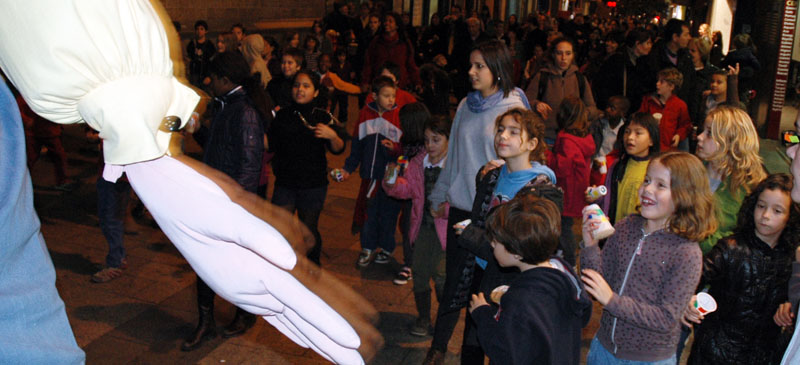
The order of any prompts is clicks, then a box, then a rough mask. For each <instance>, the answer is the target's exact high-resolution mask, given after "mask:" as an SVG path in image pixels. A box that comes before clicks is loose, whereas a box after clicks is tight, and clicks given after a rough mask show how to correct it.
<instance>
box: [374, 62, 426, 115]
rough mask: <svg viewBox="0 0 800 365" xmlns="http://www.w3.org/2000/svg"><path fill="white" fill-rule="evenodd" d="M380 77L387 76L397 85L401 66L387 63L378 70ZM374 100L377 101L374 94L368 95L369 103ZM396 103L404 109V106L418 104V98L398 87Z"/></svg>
mask: <svg viewBox="0 0 800 365" xmlns="http://www.w3.org/2000/svg"><path fill="white" fill-rule="evenodd" d="M378 76H386V77H388V78H390V79H392V81H394V83H395V84H396V83H397V80H399V77H400V66H398V65H397V64H396V63H394V62H392V61H386V62H384V63H383V64H382V65H381V68H380V69H378ZM373 100H375V99H374V98H373V97H372V94H369V95H367V101H366V102H367V103H371V102H372V101H373ZM395 102H396V103H397V107H398V108H402V107H403V105H406V104H411V103H416V102H417V98H415V97H414V95H412V94H411V93H409V92H408V91H405V90H403V89H401V88H399V87H398V88H397V96H396V98H395Z"/></svg>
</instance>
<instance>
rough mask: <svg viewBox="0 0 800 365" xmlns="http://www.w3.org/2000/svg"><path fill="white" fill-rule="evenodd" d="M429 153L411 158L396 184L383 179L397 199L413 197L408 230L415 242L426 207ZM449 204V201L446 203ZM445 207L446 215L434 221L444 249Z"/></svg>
mask: <svg viewBox="0 0 800 365" xmlns="http://www.w3.org/2000/svg"><path fill="white" fill-rule="evenodd" d="M427 155H428V154H427V153H424V152H423V153H420V154H418V155H416V156H414V158H412V159H411V162H409V164H408V168H406V172H405V174H404V175H403V176H398V177H397V181H395V184H394V186H389V185H387V184H386V180H382V183H383V190H384V191H386V194H388V195H389V196H391V197H394V198H397V199H411V225H410V228H409V230H408V231H409V232H408V237H409V239H410V240H411V243H412V244H413V243H414V241H416V240H417V235H418V234H419V227H420V225H421V224H422V213H423V211H422V209H424V207H425V199H426V198H427V197H426V196H425V168H424V167H423V165H422V161H424V160H425V156H427ZM445 204H447V203H445ZM448 208H449V206H448V207H446V208H445V215H444V217H441V218H436V219H434V220H433V223H434V224H435V225H436V234H437V235H438V236H439V242H440V243H441V244H442V250H444V249H445V248H446V247H447V213H446V212H447V211H448Z"/></svg>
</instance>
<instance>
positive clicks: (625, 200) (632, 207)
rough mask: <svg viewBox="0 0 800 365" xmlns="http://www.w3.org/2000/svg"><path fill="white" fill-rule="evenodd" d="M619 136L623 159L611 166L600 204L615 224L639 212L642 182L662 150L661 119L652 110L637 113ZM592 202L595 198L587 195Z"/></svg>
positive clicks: (618, 145)
mask: <svg viewBox="0 0 800 365" xmlns="http://www.w3.org/2000/svg"><path fill="white" fill-rule="evenodd" d="M623 131H624V132H623V134H622V136H621V137H620V138H617V144H616V150H617V151H620V156H619V159H618V160H617V161H616V162H614V163H613V164H612V165H611V167H610V168H609V172H610V173H609V174H608V175H606V181H605V187H606V189H607V193H606V195H605V196H604V197H602V198H600V200H599V201H598V204H599V205H600V207H601V208H603V211H604V212H606V215H607V216H608V219H609V220H610V221H611V224H614V223H615V222H619V221H621V220H622V219H623V218H625V217H627V216H628V215H630V214H631V213H636V208H637V206H638V205H639V195H638V190H639V185H641V184H642V181H644V175H645V173H646V172H647V165H648V164H649V162H650V159H651V158H653V157H654V156H655V155H657V154H658V153H659V147H660V145H659V144H658V122H656V120H655V118H653V116H652V115H650V114H648V113H642V112H638V113H634V114H633V115H632V116H631V119H630V120H629V121H628V123H627V124H626V125H625V126H624V127H623ZM587 201H588V202H590V203H591V202H592V198H591V197H587Z"/></svg>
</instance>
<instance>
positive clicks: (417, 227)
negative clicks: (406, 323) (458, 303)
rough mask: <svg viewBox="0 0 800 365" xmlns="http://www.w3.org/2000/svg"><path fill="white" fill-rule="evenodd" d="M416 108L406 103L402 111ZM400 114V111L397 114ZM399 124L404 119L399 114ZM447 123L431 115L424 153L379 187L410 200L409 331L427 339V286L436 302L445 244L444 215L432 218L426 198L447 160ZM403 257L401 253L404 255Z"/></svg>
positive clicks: (440, 117)
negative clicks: (413, 316)
mask: <svg viewBox="0 0 800 365" xmlns="http://www.w3.org/2000/svg"><path fill="white" fill-rule="evenodd" d="M413 105H416V104H408V105H407V106H405V107H404V108H403V110H406V109H407V108H409V107H411V106H413ZM401 113H402V111H401ZM400 119H401V121H402V120H404V119H405V118H403V116H402V114H401V118H400ZM449 136H450V121H449V119H448V118H445V117H443V116H434V117H433V118H430V119H428V120H427V121H426V122H425V150H424V151H423V152H421V153H418V154H417V155H416V156H414V157H413V158H412V159H411V162H409V164H408V168H407V169H406V170H405V173H404V175H403V176H400V177H398V178H397V181H396V182H395V183H394V184H390V183H389V182H387V181H386V180H384V182H383V187H384V189H386V193H387V194H388V195H389V196H392V197H395V198H398V199H411V201H412V210H411V219H410V220H411V222H410V227H409V239H410V241H411V243H412V244H413V245H414V250H413V260H412V261H411V262H412V263H411V269H410V271H409V276H410V273H411V272H413V273H414V302H415V303H416V304H417V313H418V316H417V320H416V321H415V322H414V326H413V327H412V328H411V334H412V335H415V336H427V335H428V333H429V331H430V327H431V286H430V281H431V279H433V283H434V289H435V290H436V298H437V300H440V299H441V296H442V289H443V287H444V250H445V247H446V244H447V241H446V238H447V216H443V217H439V218H433V216H432V215H431V211H430V202H429V201H428V199H427V197H428V195H429V194H430V192H431V190H433V185H434V184H436V179H437V178H438V177H439V173H440V172H441V171H442V167H444V164H445V161H447V139H448V138H449ZM404 254H405V252H404Z"/></svg>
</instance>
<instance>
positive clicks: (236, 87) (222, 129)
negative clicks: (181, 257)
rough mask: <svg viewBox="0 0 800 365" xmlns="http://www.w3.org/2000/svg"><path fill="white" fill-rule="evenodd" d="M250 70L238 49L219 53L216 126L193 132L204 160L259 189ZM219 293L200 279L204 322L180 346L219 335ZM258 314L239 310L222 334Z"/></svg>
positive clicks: (260, 131)
mask: <svg viewBox="0 0 800 365" xmlns="http://www.w3.org/2000/svg"><path fill="white" fill-rule="evenodd" d="M249 70H250V68H249V67H248V65H247V61H245V59H244V57H243V56H242V55H241V54H240V53H238V52H225V53H221V54H219V55H217V57H215V58H214V60H212V62H211V65H210V74H211V84H210V87H211V92H212V93H213V94H214V96H215V102H216V103H215V104H216V105H215V109H214V114H213V115H214V117H213V120H212V121H211V127H210V128H209V129H205V128H204V127H201V128H200V130H198V131H197V132H196V133H195V134H194V135H195V139H197V141H198V142H199V143H200V144H201V145H202V146H203V148H204V153H203V162H205V163H206V164H207V165H209V166H211V167H213V168H215V169H217V170H220V171H222V172H224V173H225V174H227V175H228V176H230V177H231V178H233V179H234V180H236V182H238V183H239V185H241V186H242V188H244V189H245V190H247V191H249V192H251V193H256V191H257V189H258V182H259V178H260V176H261V157H262V154H263V153H264V127H263V123H262V115H261V114H260V113H259V111H258V110H257V109H256V107H255V106H254V105H253V101H252V100H251V99H250V97H249V96H248V94H247V92H246V91H245V89H244V87H243V85H244V84H245V83H246V82H248V80H247V79H248V78H249V77H250V75H249ZM215 296H216V294H215V293H214V291H213V290H211V288H209V287H208V285H206V283H205V282H203V280H201V279H200V277H198V278H197V307H198V312H199V314H200V320H199V323H198V325H197V328H196V329H195V331H194V332H193V333H192V335H191V336H190V337H189V338H187V339H186V342H184V343H183V345H182V346H181V350H183V351H191V350H193V349H195V348H197V347H198V346H200V345H201V344H202V343H203V342H204V341H206V340H208V339H212V338H214V337H216V335H217V331H216V323H215V322H214V297H215ZM255 319H256V318H255V316H254V315H252V314H250V313H247V312H245V311H244V310H242V309H241V308H236V316H235V317H234V319H233V321H232V322H231V323H230V324H229V325H228V326H227V327H225V329H224V330H223V332H222V336H223V337H234V336H238V335H241V334H243V333H244V332H245V331H247V329H249V328H250V327H252V326H253V324H255Z"/></svg>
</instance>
